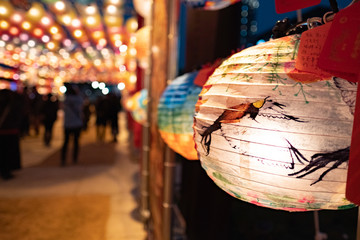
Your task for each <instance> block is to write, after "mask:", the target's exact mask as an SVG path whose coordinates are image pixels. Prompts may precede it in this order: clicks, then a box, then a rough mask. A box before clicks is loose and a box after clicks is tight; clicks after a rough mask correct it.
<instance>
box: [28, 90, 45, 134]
mask: <svg viewBox="0 0 360 240" xmlns="http://www.w3.org/2000/svg"><path fill="white" fill-rule="evenodd" d="M29 98H30V109H31V112H30V124H31V127H32V128H33V129H34V131H35V136H38V135H39V133H40V124H41V108H42V103H43V102H42V96H41V94H39V92H38V91H37V89H36V87H35V86H33V87H32V88H31V92H30V93H29Z"/></svg>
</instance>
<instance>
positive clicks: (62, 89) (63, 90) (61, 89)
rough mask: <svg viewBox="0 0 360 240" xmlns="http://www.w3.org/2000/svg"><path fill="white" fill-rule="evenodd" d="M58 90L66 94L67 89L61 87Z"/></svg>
mask: <svg viewBox="0 0 360 240" xmlns="http://www.w3.org/2000/svg"><path fill="white" fill-rule="evenodd" d="M59 90H60V92H61V93H66V90H67V88H66V87H65V86H61V87H60V88H59Z"/></svg>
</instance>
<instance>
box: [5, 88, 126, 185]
mask: <svg viewBox="0 0 360 240" xmlns="http://www.w3.org/2000/svg"><path fill="white" fill-rule="evenodd" d="M65 86H66V88H67V90H66V92H65V95H64V98H63V99H62V100H61V101H60V100H59V98H58V96H56V95H53V94H52V93H48V94H44V95H42V94H40V93H39V92H38V91H37V88H36V87H35V86H34V87H30V88H29V87H24V88H22V89H18V90H17V91H12V90H10V89H0V103H1V104H0V152H1V159H0V175H1V178H3V179H4V180H8V179H11V178H13V177H14V175H13V174H12V172H13V171H14V170H17V169H20V168H21V156H20V155H21V154H20V141H21V139H22V138H26V137H42V139H43V143H44V147H50V146H51V141H52V138H53V126H54V123H55V122H56V121H57V120H58V116H59V114H58V111H59V110H60V109H61V110H62V111H63V113H64V115H63V116H64V118H63V122H64V125H63V128H64V133H63V145H62V148H61V159H60V164H61V166H65V165H66V158H67V152H68V151H67V150H68V145H69V142H70V141H73V146H74V147H73V152H72V161H73V163H77V161H78V155H79V138H80V134H81V132H82V131H87V129H88V128H89V120H90V117H91V114H93V113H94V114H95V115H96V121H95V124H96V136H97V140H98V141H101V142H103V141H104V140H105V132H106V128H107V126H109V127H110V129H111V137H112V141H114V142H116V141H117V135H118V134H119V125H118V113H119V112H120V111H121V110H122V107H121V95H119V94H115V93H113V92H110V93H109V94H108V95H104V96H98V97H97V98H96V101H95V102H93V103H92V102H91V101H90V100H89V98H88V97H87V96H86V95H84V94H82V92H81V91H80V89H79V87H78V86H77V85H76V84H66V85H65ZM92 105H94V108H92ZM92 109H94V110H92ZM40 133H41V136H40Z"/></svg>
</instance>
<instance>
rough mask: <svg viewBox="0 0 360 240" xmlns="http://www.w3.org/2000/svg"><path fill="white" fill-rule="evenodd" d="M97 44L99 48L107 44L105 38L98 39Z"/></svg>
mask: <svg viewBox="0 0 360 240" xmlns="http://www.w3.org/2000/svg"><path fill="white" fill-rule="evenodd" d="M98 44H99V45H100V46H105V45H106V44H107V41H106V39H105V38H102V39H99V42H98Z"/></svg>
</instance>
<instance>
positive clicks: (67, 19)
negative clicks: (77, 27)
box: [62, 15, 71, 25]
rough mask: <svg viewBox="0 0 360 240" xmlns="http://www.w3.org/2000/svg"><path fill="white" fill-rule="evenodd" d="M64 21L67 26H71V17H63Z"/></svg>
mask: <svg viewBox="0 0 360 240" xmlns="http://www.w3.org/2000/svg"><path fill="white" fill-rule="evenodd" d="M62 21H63V23H64V24H65V25H70V24H71V17H70V16H69V15H65V16H63V17H62Z"/></svg>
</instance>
